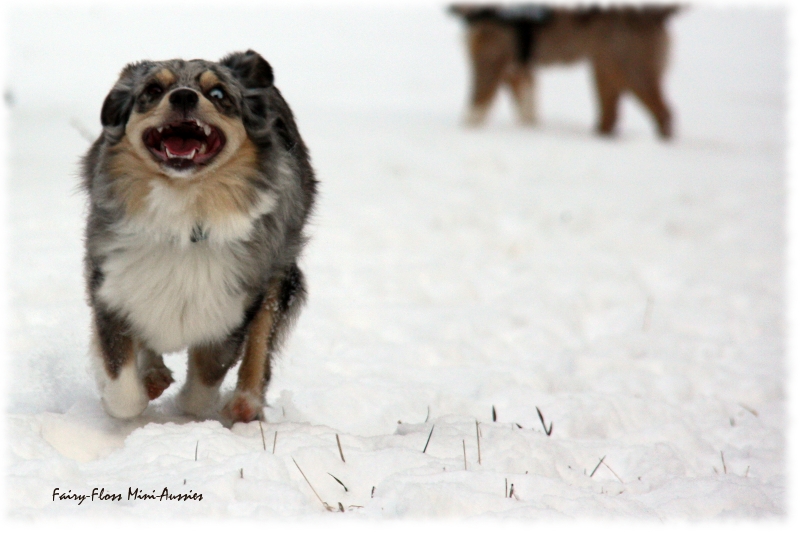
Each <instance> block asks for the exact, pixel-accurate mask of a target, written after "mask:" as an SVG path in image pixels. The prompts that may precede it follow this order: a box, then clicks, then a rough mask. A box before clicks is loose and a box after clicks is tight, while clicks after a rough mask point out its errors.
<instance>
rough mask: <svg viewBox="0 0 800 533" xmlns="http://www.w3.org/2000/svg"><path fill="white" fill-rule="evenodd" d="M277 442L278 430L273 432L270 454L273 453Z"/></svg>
mask: <svg viewBox="0 0 800 533" xmlns="http://www.w3.org/2000/svg"><path fill="white" fill-rule="evenodd" d="M276 444H278V432H277V431H276V432H275V438H274V439H272V455H275V445H276Z"/></svg>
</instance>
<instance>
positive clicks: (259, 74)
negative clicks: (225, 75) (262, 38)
mask: <svg viewBox="0 0 800 533" xmlns="http://www.w3.org/2000/svg"><path fill="white" fill-rule="evenodd" d="M219 63H220V65H223V66H226V67H228V68H229V69H230V70H231V72H233V75H234V76H236V78H237V79H238V80H239V82H240V83H241V84H242V85H244V86H245V87H246V88H247V89H266V88H268V87H270V86H271V85H272V83H273V81H274V78H273V76H272V67H271V66H270V65H269V63H267V60H266V59H264V58H263V57H261V56H260V55H258V54H257V53H256V52H254V51H252V50H248V51H246V52H234V53H232V54H229V55H227V56H225V57H224V58H222V60H221V61H220V62H219Z"/></svg>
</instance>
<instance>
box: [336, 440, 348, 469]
mask: <svg viewBox="0 0 800 533" xmlns="http://www.w3.org/2000/svg"><path fill="white" fill-rule="evenodd" d="M336 445H337V446H338V447H339V457H341V458H342V462H343V463H346V462H347V461H345V460H344V453H342V443H341V442H340V441H339V434H338V433H337V434H336Z"/></svg>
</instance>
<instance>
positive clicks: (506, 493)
mask: <svg viewBox="0 0 800 533" xmlns="http://www.w3.org/2000/svg"><path fill="white" fill-rule="evenodd" d="M505 497H506V498H508V478H506V492H505Z"/></svg>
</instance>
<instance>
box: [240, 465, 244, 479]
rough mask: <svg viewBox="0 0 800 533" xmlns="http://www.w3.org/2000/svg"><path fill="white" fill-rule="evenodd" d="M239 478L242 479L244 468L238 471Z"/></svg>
mask: <svg viewBox="0 0 800 533" xmlns="http://www.w3.org/2000/svg"><path fill="white" fill-rule="evenodd" d="M239 477H240V478H241V479H244V468H240V469H239Z"/></svg>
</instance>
